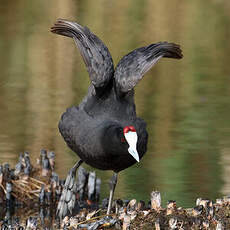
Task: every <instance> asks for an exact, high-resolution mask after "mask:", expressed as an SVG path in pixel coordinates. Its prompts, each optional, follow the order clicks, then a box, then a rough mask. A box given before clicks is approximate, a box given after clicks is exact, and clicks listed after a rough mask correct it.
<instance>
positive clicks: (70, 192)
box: [57, 160, 83, 219]
mask: <svg viewBox="0 0 230 230" xmlns="http://www.w3.org/2000/svg"><path fill="white" fill-rule="evenodd" d="M82 163H83V160H79V161H78V162H76V163H75V165H74V166H73V167H72V168H71V169H70V171H69V173H68V175H67V177H66V180H65V185H64V187H63V190H62V194H61V198H60V200H59V202H58V207H57V215H58V216H59V218H60V219H62V218H63V217H65V216H66V215H67V213H68V211H69V212H70V213H72V209H73V208H74V205H75V200H76V196H75V192H76V181H75V176H76V170H77V169H78V167H79V166H80V165H81V164H82Z"/></svg>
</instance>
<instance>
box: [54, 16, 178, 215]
mask: <svg viewBox="0 0 230 230" xmlns="http://www.w3.org/2000/svg"><path fill="white" fill-rule="evenodd" d="M51 31H52V32H53V33H56V34H59V35H64V36H67V37H71V38H73V39H74V41H75V43H76V45H77V47H78V49H79V51H80V53H81V56H82V58H83V60H84V62H85V65H86V68H87V70H88V73H89V77H90V80H91V84H90V86H89V89H88V93H87V95H86V96H85V98H84V99H83V100H82V102H81V103H80V105H78V106H73V107H71V108H68V109H67V110H66V112H65V113H64V114H63V115H62V117H61V120H60V122H59V131H60V133H61V135H62V136H63V138H64V140H65V141H66V143H67V145H68V146H69V147H70V148H71V149H72V150H73V151H74V152H76V153H77V154H78V156H79V157H80V159H81V160H80V161H79V162H77V163H76V164H75V166H74V167H73V168H72V170H70V173H69V175H68V176H67V179H66V184H65V190H66V191H65V192H66V193H68V192H67V191H68V189H67V188H68V186H71V185H72V184H73V180H74V176H73V175H74V173H76V169H77V168H78V167H79V165H80V164H81V163H83V162H85V163H86V164H89V165H91V166H92V167H95V168H98V169H102V170H113V171H114V175H113V177H112V180H111V183H110V197H109V205H108V210H107V213H109V212H110V209H111V204H112V199H113V193H114V189H115V186H116V183H117V173H118V172H120V171H121V170H123V169H126V168H128V167H130V166H131V165H133V164H135V163H136V162H139V161H140V160H141V158H142V157H143V155H144V154H145V152H146V150H147V141H148V133H147V131H146V123H145V122H144V121H143V120H142V119H141V118H139V117H137V115H136V110H135V103H134V87H135V86H136V84H137V83H138V82H139V81H140V80H141V79H142V77H143V76H144V74H145V73H146V72H147V71H148V70H149V69H150V68H151V67H152V66H154V64H155V63H156V62H157V61H158V60H159V59H160V58H162V57H166V58H176V59H180V58H182V51H181V49H180V46H179V45H177V44H174V43H168V42H159V43H156V44H151V45H148V46H145V47H141V48H138V49H136V50H134V51H132V52H130V53H129V54H127V55H125V56H124V57H123V58H122V59H121V60H120V62H119V63H118V65H117V67H116V68H115V69H114V66H113V60H112V57H111V55H110V53H109V50H108V48H107V47H106V46H105V45H104V43H103V42H102V41H101V40H100V39H99V38H98V37H97V36H96V35H94V34H93V33H92V32H91V31H90V30H89V29H88V28H87V27H83V26H81V25H79V24H77V23H76V22H71V21H68V20H64V19H58V20H57V21H56V23H55V24H54V26H53V27H52V28H51ZM63 193H64V192H63ZM65 196H66V194H65ZM65 196H64V195H63V196H62V199H61V200H62V201H63V200H65ZM68 199H69V198H68ZM67 206H68V205H67ZM68 208H69V207H68ZM66 209H67V207H64V208H63V207H62V208H60V206H59V210H58V211H59V215H60V216H63V215H65V212H66Z"/></svg>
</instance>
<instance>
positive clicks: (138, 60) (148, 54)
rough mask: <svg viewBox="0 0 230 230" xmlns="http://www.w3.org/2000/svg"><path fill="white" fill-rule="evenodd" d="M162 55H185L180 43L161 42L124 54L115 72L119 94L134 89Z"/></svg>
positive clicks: (178, 56)
mask: <svg viewBox="0 0 230 230" xmlns="http://www.w3.org/2000/svg"><path fill="white" fill-rule="evenodd" d="M162 57H167V58H177V59H179V58H182V57H183V55H182V51H181V49H180V46H179V45H176V44H174V43H167V42H159V43H156V44H151V45H149V46H146V47H141V48H139V49H136V50H134V51H132V52H130V53H129V54H127V55H126V56H124V57H123V58H122V59H121V60H120V62H119V63H118V65H117V67H116V69H115V73H114V78H115V82H116V89H117V92H118V94H119V95H123V94H125V93H127V92H129V91H130V90H132V89H133V88H134V87H135V86H136V84H137V83H138V82H139V81H140V80H141V79H142V78H143V76H144V74H145V73H146V72H147V71H148V70H149V69H150V68H151V67H153V66H154V65H155V64H156V63H157V62H158V60H159V59H161V58H162Z"/></svg>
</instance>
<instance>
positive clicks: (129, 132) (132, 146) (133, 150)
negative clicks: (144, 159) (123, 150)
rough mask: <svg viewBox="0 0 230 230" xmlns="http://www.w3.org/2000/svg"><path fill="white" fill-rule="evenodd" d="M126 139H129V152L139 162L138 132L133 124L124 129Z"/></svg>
mask: <svg viewBox="0 0 230 230" xmlns="http://www.w3.org/2000/svg"><path fill="white" fill-rule="evenodd" d="M123 133H124V137H125V140H126V141H127V143H128V145H129V148H128V152H129V153H130V154H131V155H132V156H133V157H134V159H135V160H136V161H137V162H139V161H140V158H139V155H138V152H137V138H138V137H137V132H136V129H135V128H134V127H133V126H125V127H124V129H123Z"/></svg>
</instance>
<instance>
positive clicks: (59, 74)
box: [0, 0, 230, 206]
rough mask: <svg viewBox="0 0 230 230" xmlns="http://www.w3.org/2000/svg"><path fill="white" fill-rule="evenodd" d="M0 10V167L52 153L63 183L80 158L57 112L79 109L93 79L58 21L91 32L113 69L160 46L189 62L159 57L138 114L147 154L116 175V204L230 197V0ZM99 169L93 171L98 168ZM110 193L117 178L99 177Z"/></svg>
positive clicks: (56, 2) (142, 86)
mask: <svg viewBox="0 0 230 230" xmlns="http://www.w3.org/2000/svg"><path fill="white" fill-rule="evenodd" d="M3 2H4V4H1V6H0V27H1V32H0V69H1V75H0V130H1V132H0V163H3V162H9V163H11V165H14V164H15V163H16V161H17V159H18V154H19V152H22V151H25V150H27V151H29V152H30V154H31V158H32V159H33V160H34V161H35V159H36V158H37V156H38V154H39V151H40V149H42V148H46V149H49V150H54V151H55V153H56V155H57V158H56V162H57V172H58V173H59V174H60V175H61V176H62V177H63V178H64V177H65V175H66V173H67V171H68V169H69V168H70V167H71V166H72V165H73V163H74V162H75V161H76V160H77V156H76V155H75V154H74V153H73V152H71V151H70V150H69V149H68V148H67V147H66V145H65V143H64V141H63V139H62V138H61V136H60V134H59V132H58V129H57V124H58V120H59V118H60V116H61V114H62V113H63V112H64V111H65V109H66V108H67V107H69V106H71V105H75V104H78V103H79V102H80V101H81V99H82V97H83V96H84V95H85V93H86V91H87V88H88V85H89V79H88V75H87V72H86V69H85V66H84V63H83V61H82V59H81V57H80V55H79V52H78V50H77V49H76V47H75V45H74V42H73V41H72V40H71V39H68V38H64V37H61V36H56V35H54V34H51V33H50V32H49V28H50V27H51V26H52V24H53V22H54V21H55V20H56V19H57V18H59V17H60V18H66V19H70V20H75V21H77V22H79V23H80V24H82V25H87V26H88V27H89V28H90V29H91V30H92V31H93V32H94V33H95V34H97V35H98V36H99V37H100V38H101V39H102V40H103V41H104V42H105V44H106V45H107V46H108V48H109V50H110V51H111V53H112V56H113V59H114V63H115V64H116V63H117V62H118V61H119V59H120V58H121V57H122V56H123V55H125V54H126V53H128V52H130V51H131V50H133V49H135V48H137V47H141V46H144V45H148V44H151V43H154V42H157V41H165V40H167V41H172V42H175V43H178V44H180V45H181V46H182V48H183V52H184V59H183V60H181V61H177V60H167V59H164V60H161V61H160V63H158V64H157V65H156V66H155V67H154V68H153V69H152V70H151V71H149V72H148V74H146V76H145V78H144V80H143V81H141V82H140V83H139V85H138V86H137V87H136V105H137V112H138V114H139V116H141V117H142V118H144V119H145V121H146V122H147V124H148V132H149V144H148V152H147V154H146V155H145V157H144V158H143V160H142V161H141V163H140V164H136V165H135V166H133V167H131V168H129V169H127V170H125V171H123V172H121V173H120V174H119V180H118V186H117V189H116V194H115V196H116V197H120V198H131V197H135V198H137V199H143V200H148V199H149V194H150V192H151V191H152V190H153V189H157V190H159V191H161V193H162V197H163V200H164V201H167V200H169V199H173V200H177V202H178V203H179V205H183V206H190V205H193V204H194V200H195V199H196V198H197V197H209V198H212V199H215V198H216V197H218V196H221V195H225V194H229V193H230V179H229V171H230V166H229V165H230V135H229V134H230V119H229V117H230V102H229V96H230V65H229V53H230V43H229V38H230V30H229V28H230V2H229V1H228V0H210V1H209V3H208V4H207V3H205V2H204V1H202V0H194V1H192V2H191V1H183V2H181V1H179V0H175V1H166V0H163V1H156V0H142V1H140V0H139V1H137V0H135V1H121V0H116V1H115V0H99V1H89V0H88V1H87V0H84V1H80V0H79V1H70V0H67V1H61V0H51V1H40V0H33V3H31V2H30V1H26V0H22V1H3ZM92 170H93V169H92ZM97 173H98V174H99V176H100V177H101V178H102V179H103V185H102V186H103V187H102V193H103V196H107V195H108V186H107V182H108V180H109V178H110V177H111V175H112V172H109V171H108V172H102V171H99V170H97Z"/></svg>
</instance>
